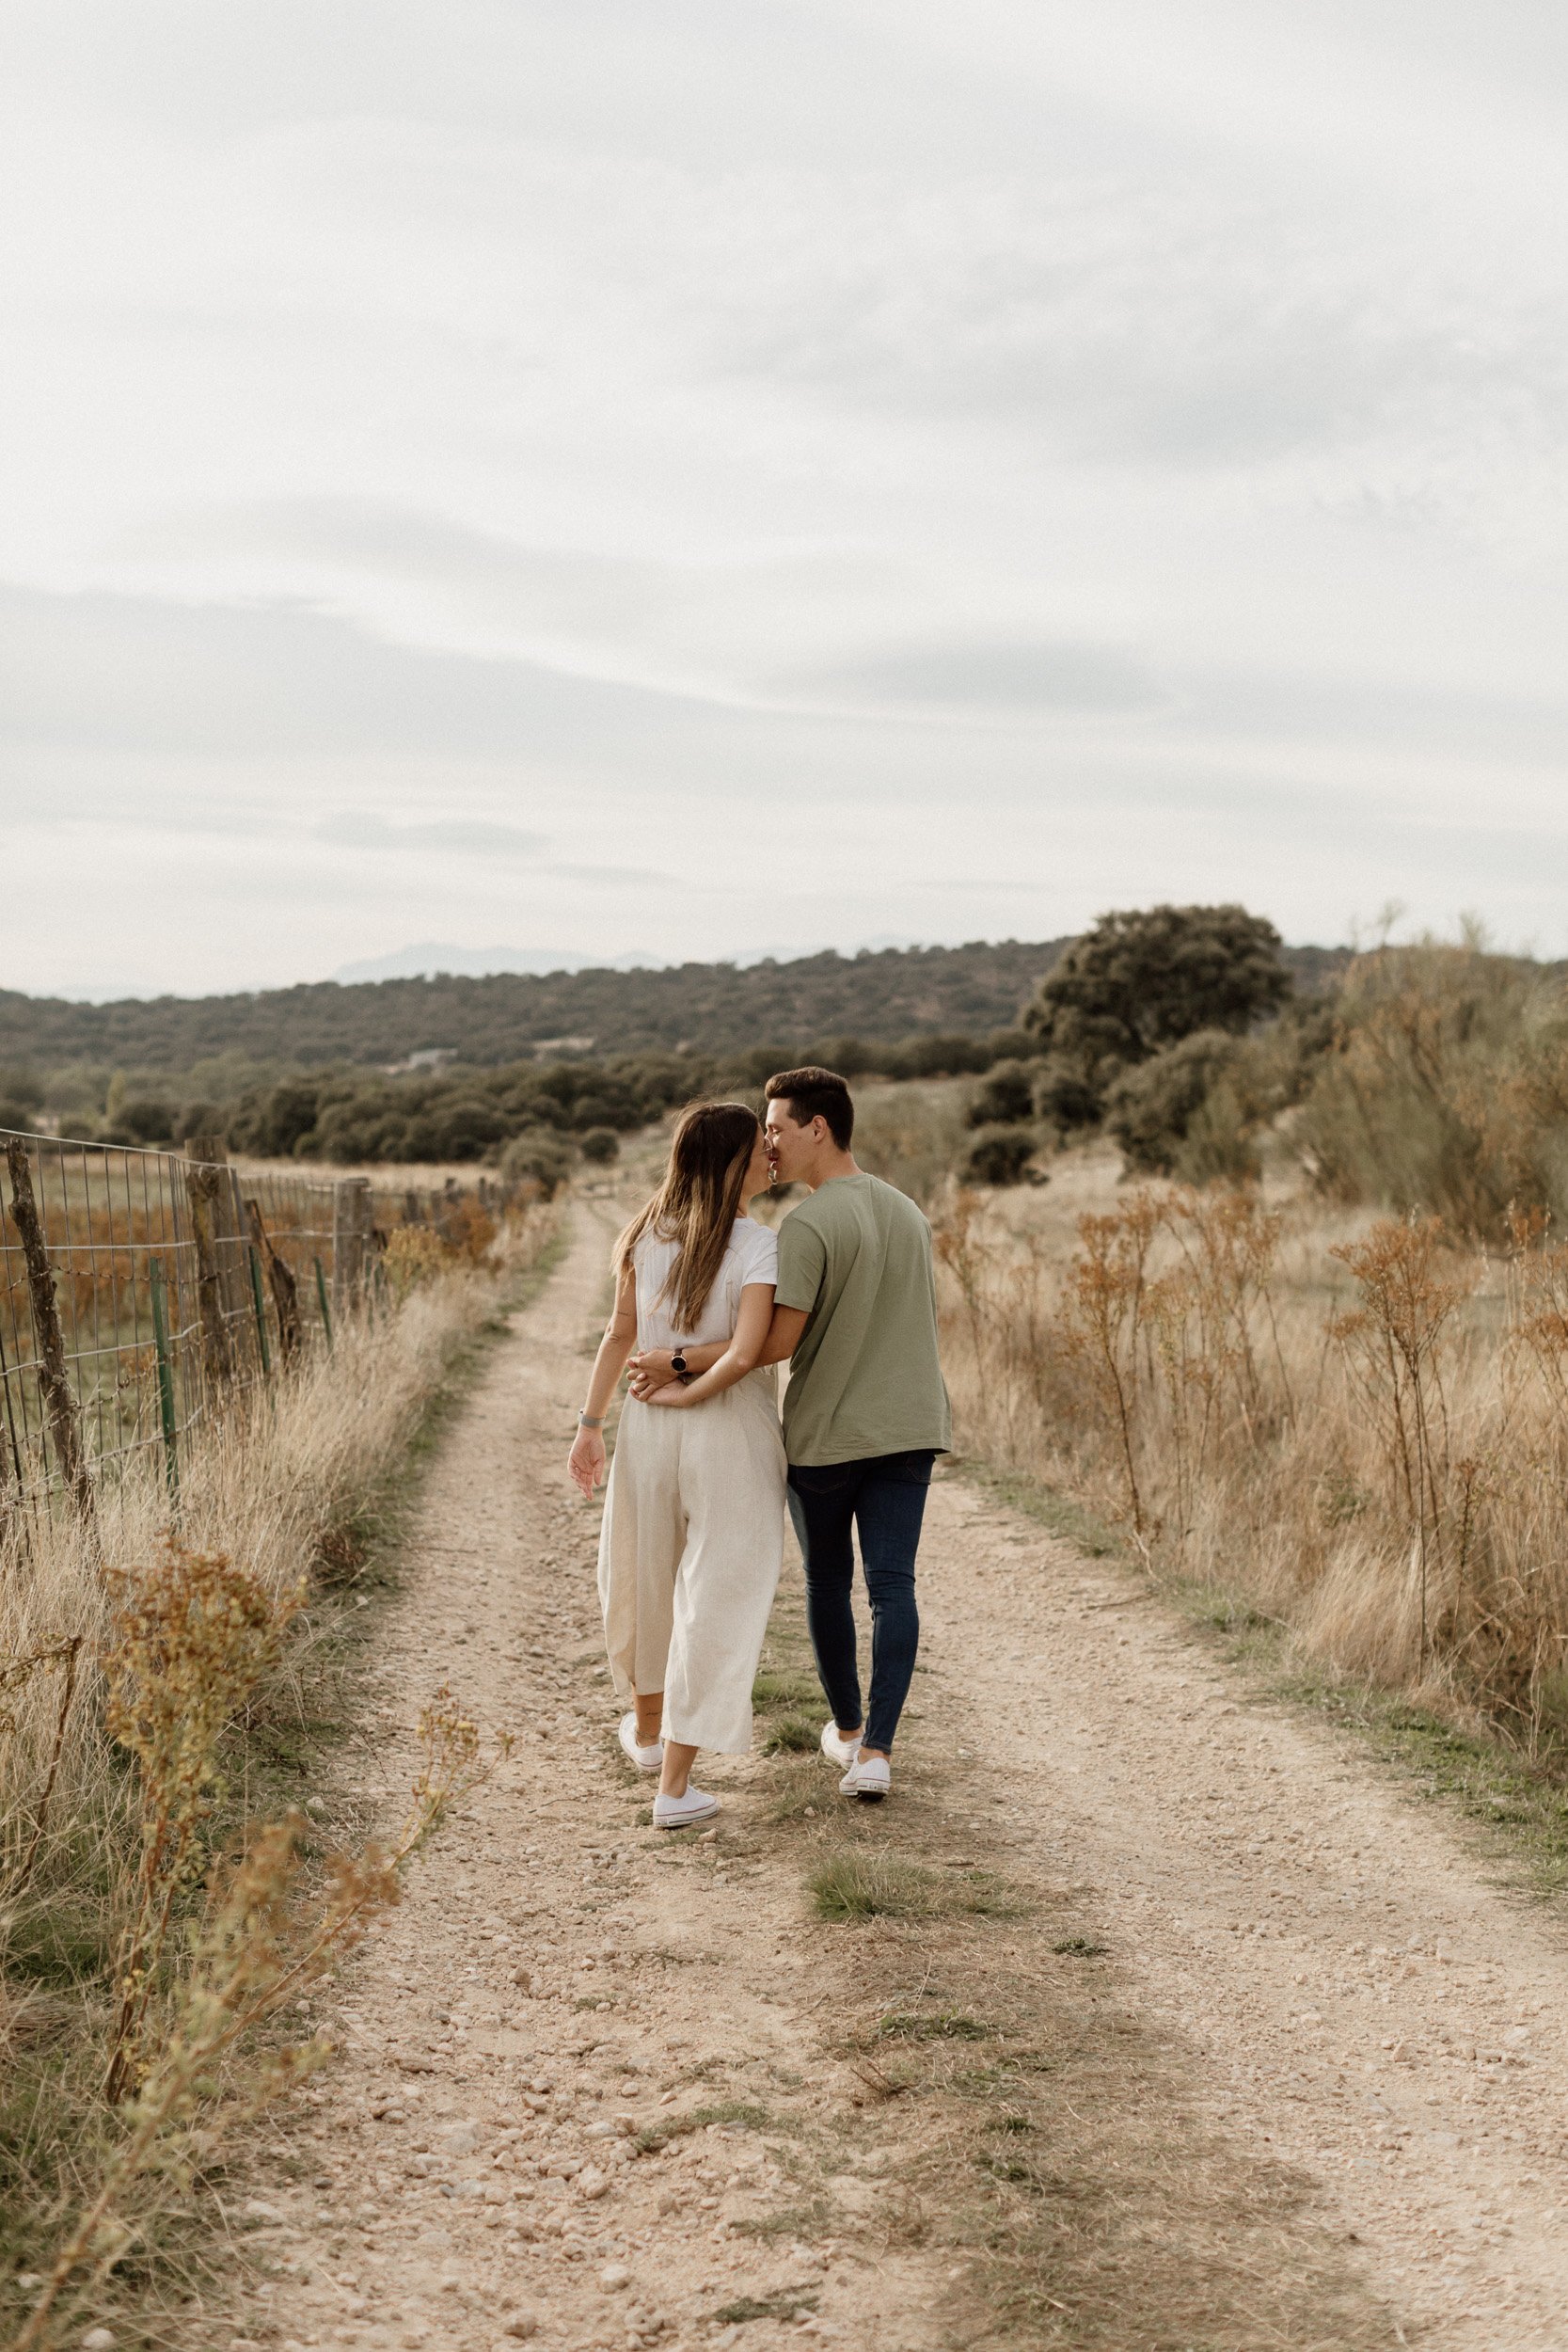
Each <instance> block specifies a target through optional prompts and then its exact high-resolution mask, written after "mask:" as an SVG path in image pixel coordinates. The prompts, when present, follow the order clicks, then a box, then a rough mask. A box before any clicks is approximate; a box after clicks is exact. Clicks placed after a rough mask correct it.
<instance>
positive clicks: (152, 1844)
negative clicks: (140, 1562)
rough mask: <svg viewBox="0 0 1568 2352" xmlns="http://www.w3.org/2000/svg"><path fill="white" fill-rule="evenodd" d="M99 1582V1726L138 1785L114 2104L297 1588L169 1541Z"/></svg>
mask: <svg viewBox="0 0 1568 2352" xmlns="http://www.w3.org/2000/svg"><path fill="white" fill-rule="evenodd" d="M108 1578H109V1593H110V1598H111V1602H112V1605H113V1608H114V1630H113V1637H112V1641H111V1645H110V1648H109V1650H108V1653H107V1655H106V1657H105V1659H104V1661H103V1667H104V1674H105V1677H106V1679H107V1682H108V1686H109V1702H108V1708H107V1713H106V1718H105V1727H106V1729H107V1731H108V1734H109V1737H110V1738H111V1739H112V1740H116V1741H118V1743H119V1746H121V1747H122V1748H125V1749H128V1750H129V1752H130V1753H131V1755H132V1756H135V1760H136V1765H137V1770H138V1778H139V1785H140V1790H141V1802H140V1812H141V1859H140V1863H139V1865H138V1867H137V1871H136V1900H135V1913H134V1915H133V1917H132V1920H131V1923H130V1926H129V1928H128V1929H127V1931H126V1935H125V1945H124V1952H123V1957H122V1960H121V1963H120V1970H119V2015H118V2017H117V2019H116V2023H115V2030H114V2041H113V2045H112V2048H111V2051H110V2057H109V2068H108V2075H107V2081H106V2086H105V2088H106V2090H107V2095H108V2097H109V2099H110V2100H111V2101H112V2102H115V2103H117V2104H118V2102H119V2100H121V2099H123V2098H124V2096H125V2095H126V2092H127V2091H128V2090H130V2089H131V2088H132V2086H133V2085H134V2084H135V2083H137V2082H139V2081H140V2079H141V2077H142V2075H143V2074H144V2073H145V2071H146V2069H145V2065H144V2062H143V2056H142V2052H141V2048H140V2038H141V2032H142V2027H143V2026H144V2024H145V2022H146V2019H147V2013H148V2010H149V2008H150V2004H151V2001H152V1999H153V1995H154V1994H155V1992H156V1990H157V1986H158V1982H159V1979H160V1975H161V1972H162V1967H163V1961H164V1954H165V1950H166V1946H167V1943H168V1935H169V1930H170V1927H171V1926H172V1924H173V1921H174V1918H175V1915H176V1906H177V1905H178V1903H179V1901H180V1899H181V1897H182V1894H184V1893H186V1892H187V1891H188V1889H189V1886H190V1884H191V1883H192V1882H193V1881H194V1880H195V1879H198V1878H199V1876H200V1875H201V1872H202V1870H203V1868H204V1866H205V1862H206V1855H205V1853H204V1851H203V1849H202V1845H201V1841H200V1830H201V1825H202V1824H203V1822H204V1821H206V1820H208V1819H209V1818H210V1816H211V1815H212V1813H213V1810H214V1802H215V1797H216V1793H217V1790H216V1784H217V1781H218V1741H219V1740H220V1739H221V1738H222V1736H223V1734H224V1732H225V1731H226V1730H227V1729H228V1727H229V1724H230V1723H231V1722H232V1720H233V1718H234V1717H235V1716H236V1715H237V1714H238V1712H239V1710H240V1708H241V1707H242V1706H243V1705H244V1703H245V1700H246V1699H247V1698H249V1696H250V1694H251V1692H253V1691H254V1690H255V1688H256V1686H257V1684H258V1683H259V1682H260V1681H261V1677H262V1675H263V1674H265V1673H266V1671H267V1669H268V1668H269V1667H270V1666H271V1665H273V1664H274V1663H275V1661H277V1656H278V1654H279V1651H280V1650H281V1647H282V1643H283V1636H284V1634H285V1632H286V1630H287V1629H288V1626H289V1623H290V1620H291V1619H292V1618H293V1615H294V1614H295V1613H296V1612H297V1611H298V1610H299V1609H300V1608H301V1607H302V1606H303V1605H304V1600H305V1584H304V1581H303V1579H301V1580H300V1581H298V1582H296V1583H295V1584H293V1586H292V1587H281V1588H279V1587H277V1586H269V1585H268V1584H267V1583H266V1582H265V1581H264V1580H263V1579H261V1577H258V1576H256V1575H254V1574H253V1573H252V1572H251V1571H250V1570H249V1569H246V1568H244V1567H240V1566H236V1565H235V1563H234V1562H233V1561H231V1560H230V1558H229V1557H228V1555H227V1554H226V1553H223V1552H198V1551H191V1550H189V1549H187V1548H186V1547H185V1546H184V1545H183V1544H181V1543H180V1542H178V1541H177V1540H176V1538H175V1537H174V1536H173V1535H168V1536H166V1538H165V1541H164V1544H163V1547H162V1549H161V1551H160V1553H159V1556H158V1558H157V1560H156V1561H155V1562H154V1564H153V1565H152V1566H151V1567H150V1569H139V1568H114V1567H111V1568H110V1569H109V1571H108Z"/></svg>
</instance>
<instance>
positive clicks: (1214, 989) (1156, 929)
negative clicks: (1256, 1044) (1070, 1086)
mask: <svg viewBox="0 0 1568 2352" xmlns="http://www.w3.org/2000/svg"><path fill="white" fill-rule="evenodd" d="M1280 945H1281V943H1280V937H1279V933H1278V932H1277V931H1276V930H1275V927H1274V925H1273V924H1272V923H1269V922H1265V921H1264V919H1263V918H1262V916H1261V915H1257V914H1248V913H1247V911H1246V909H1245V908H1244V907H1239V906H1217V907H1171V906H1162V907H1147V908H1143V909H1139V910H1134V911H1130V912H1128V913H1124V914H1102V915H1101V917H1100V920H1099V921H1098V922H1097V923H1096V924H1095V926H1094V928H1093V930H1088V931H1085V934H1084V936H1083V938H1082V939H1075V940H1074V941H1073V942H1072V944H1071V945H1070V946H1069V947H1068V949H1067V950H1066V952H1065V953H1064V954H1063V955H1062V957H1061V958H1060V959H1059V961H1057V962H1056V963H1055V964H1054V965H1053V968H1052V969H1051V971H1050V972H1048V973H1047V975H1046V977H1045V978H1044V979H1043V980H1042V981H1041V982H1040V986H1039V990H1038V993H1037V995H1036V997H1035V999H1034V1002H1033V1003H1032V1004H1031V1005H1030V1006H1029V1007H1028V1008H1027V1009H1026V1010H1025V1012H1024V1016H1023V1022H1024V1026H1025V1027H1026V1028H1028V1029H1030V1030H1032V1031H1034V1033H1035V1034H1036V1036H1037V1038H1038V1039H1039V1041H1040V1044H1041V1046H1042V1047H1043V1048H1044V1049H1045V1050H1047V1051H1048V1052H1050V1053H1052V1054H1053V1055H1054V1056H1056V1057H1058V1058H1059V1059H1061V1060H1063V1061H1066V1062H1068V1063H1069V1064H1070V1065H1071V1066H1072V1067H1073V1068H1075V1069H1077V1070H1078V1071H1079V1072H1081V1073H1082V1074H1083V1075H1084V1076H1085V1077H1091V1078H1092V1077H1097V1076H1098V1077H1100V1078H1101V1080H1102V1081H1103V1080H1104V1079H1105V1078H1106V1077H1108V1076H1109V1075H1110V1074H1111V1073H1110V1071H1109V1070H1108V1068H1107V1065H1117V1066H1119V1065H1126V1064H1129V1063H1133V1062H1140V1061H1147V1060H1148V1057H1149V1056H1150V1055H1151V1054H1157V1053H1159V1052H1161V1051H1162V1049H1163V1048H1164V1047H1165V1046H1168V1045H1174V1044H1176V1043H1177V1042H1179V1041H1180V1039H1182V1038H1185V1037H1191V1036H1194V1035H1196V1033H1197V1032H1198V1031H1200V1030H1204V1029H1224V1030H1228V1031H1230V1032H1231V1033H1232V1034H1234V1035H1237V1036H1240V1035H1242V1034H1243V1032H1244V1031H1245V1030H1247V1029H1250V1028H1252V1027H1254V1026H1255V1025H1257V1024H1258V1023H1259V1022H1260V1021H1263V1020H1266V1019H1267V1018H1268V1016H1269V1015H1270V1014H1271V1013H1275V1012H1277V1011H1278V1010H1279V1009H1280V1007H1281V1006H1282V1005H1283V1004H1284V1003H1285V1001H1286V999H1287V997H1288V996H1289V995H1290V993H1291V976H1290V974H1289V972H1288V971H1287V970H1286V968H1285V965H1284V963H1283V962H1282V961H1281V958H1280Z"/></svg>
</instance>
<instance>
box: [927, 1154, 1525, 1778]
mask: <svg viewBox="0 0 1568 2352" xmlns="http://www.w3.org/2000/svg"><path fill="white" fill-rule="evenodd" d="M938 1253H939V1259H940V1263H941V1266H942V1301H943V1315H944V1323H945V1327H946V1349H947V1356H948V1361H949V1369H950V1381H951V1386H952V1388H953V1391H954V1397H955V1404H956V1406H957V1408H958V1418H959V1424H960V1428H961V1430H962V1432H963V1442H964V1443H965V1444H966V1445H967V1446H969V1447H970V1448H972V1449H973V1450H974V1451H975V1452H976V1453H979V1454H984V1455H987V1456H989V1457H990V1458H991V1459H994V1460H998V1461H1001V1462H1003V1463H1006V1464H1008V1465H1010V1466H1014V1467H1017V1468H1019V1469H1022V1470H1025V1471H1027V1472H1029V1473H1031V1474H1033V1475H1035V1476H1037V1477H1042V1478H1044V1479H1046V1480H1047V1481H1050V1482H1053V1483H1055V1484H1058V1485H1062V1486H1068V1487H1069V1488H1070V1489H1072V1490H1074V1491H1076V1492H1078V1493H1080V1494H1083V1495H1085V1496H1086V1497H1087V1498H1088V1499H1090V1500H1091V1501H1092V1502H1094V1503H1095V1504H1096V1506H1097V1507H1098V1508H1099V1509H1100V1510H1101V1512H1102V1513H1104V1514H1105V1515H1107V1516H1108V1517H1110V1518H1114V1519H1116V1520H1118V1521H1119V1522H1120V1523H1122V1524H1123V1525H1124V1526H1125V1527H1126V1529H1127V1531H1128V1533H1129V1534H1130V1536H1131V1537H1132V1540H1133V1541H1134V1543H1135V1544H1136V1545H1137V1547H1138V1548H1139V1549H1140V1550H1141V1552H1142V1553H1143V1556H1144V1557H1145V1558H1146V1559H1147V1560H1148V1562H1149V1563H1150V1565H1153V1566H1155V1567H1157V1568H1160V1569H1162V1570H1165V1571H1169V1572H1172V1573H1178V1574H1180V1575H1181V1576H1183V1577H1186V1578H1190V1579H1194V1580H1196V1581H1212V1582H1214V1583H1216V1584H1222V1585H1224V1586H1226V1587H1227V1588H1229V1589H1231V1590H1233V1591H1240V1592H1241V1593H1243V1594H1245V1595H1246V1596H1247V1597H1249V1598H1250V1599H1251V1601H1252V1603H1253V1604H1254V1606H1256V1607H1257V1608H1259V1609H1260V1610H1262V1611H1263V1612H1264V1613H1267V1614H1269V1615H1272V1616H1275V1617H1276V1618H1278V1619H1279V1620H1281V1621H1282V1622H1283V1623H1285V1624H1286V1625H1287V1626H1289V1627H1290V1628H1291V1629H1292V1631H1293V1634H1294V1637H1295V1638H1296V1639H1297V1640H1298V1641H1299V1643H1300V1644H1301V1645H1302V1646H1303V1647H1304V1649H1306V1650H1307V1651H1308V1652H1309V1653H1311V1654H1312V1655H1314V1656H1316V1657H1317V1658H1319V1659H1322V1660H1324V1661H1329V1662H1331V1663H1333V1664H1334V1665H1335V1666H1337V1667H1338V1668H1341V1669H1343V1670H1345V1671H1348V1672H1350V1673H1353V1674H1355V1675H1359V1676H1364V1677H1370V1678H1371V1679H1373V1680H1375V1681H1377V1682H1379V1683H1381V1684H1383V1685H1385V1686H1386V1687H1388V1688H1392V1689H1404V1690H1409V1691H1420V1692H1422V1693H1423V1694H1424V1696H1425V1697H1426V1699H1427V1700H1428V1701H1429V1702H1432V1703H1435V1704H1439V1705H1444V1706H1447V1707H1448V1708H1450V1709H1453V1710H1457V1711H1459V1712H1461V1713H1462V1714H1465V1715H1467V1716H1469V1717H1471V1718H1472V1719H1474V1718H1477V1717H1480V1716H1482V1715H1484V1716H1485V1717H1486V1718H1487V1719H1489V1720H1490V1721H1491V1722H1492V1723H1493V1724H1494V1725H1497V1726H1499V1727H1501V1728H1502V1729H1503V1730H1504V1731H1505V1732H1507V1733H1508V1734H1509V1735H1510V1736H1511V1737H1513V1738H1515V1739H1517V1740H1519V1741H1520V1742H1521V1743H1522V1744H1523V1745H1525V1746H1526V1747H1527V1748H1528V1749H1529V1750H1530V1751H1531V1752H1532V1753H1537V1754H1538V1753H1540V1752H1541V1751H1542V1750H1543V1749H1544V1747H1547V1746H1556V1745H1557V1744H1558V1743H1559V1742H1560V1741H1561V1740H1563V1739H1564V1737H1565V1735H1568V1707H1565V1700H1568V1248H1553V1247H1550V1246H1548V1244H1547V1242H1546V1239H1545V1228H1544V1222H1543V1220H1542V1219H1540V1218H1539V1217H1537V1218H1534V1219H1530V1218H1528V1217H1522V1218H1518V1219H1516V1220H1515V1224H1514V1229H1513V1239H1512V1242H1511V1245H1510V1250H1509V1254H1508V1257H1507V1259H1506V1261H1504V1262H1502V1263H1497V1262H1496V1261H1490V1260H1485V1259H1481V1258H1479V1257H1478V1256H1477V1255H1476V1254H1475V1253H1474V1252H1473V1251H1472V1250H1470V1249H1468V1248H1466V1247H1465V1245H1464V1244H1463V1243H1462V1242H1461V1241H1460V1240H1459V1238H1458V1237H1457V1236H1456V1235H1455V1234H1454V1233H1453V1232H1452V1231H1451V1230H1450V1229H1449V1227H1447V1226H1446V1225H1445V1224H1444V1223H1443V1222H1442V1221H1441V1220H1440V1219H1438V1218H1435V1217H1425V1218H1408V1219H1396V1218H1388V1219H1382V1220H1378V1221H1376V1222H1374V1223H1372V1224H1371V1225H1370V1227H1368V1228H1366V1229H1365V1230H1363V1231H1362V1232H1358V1233H1355V1234H1354V1235H1353V1236H1351V1237H1348V1238H1337V1237H1336V1235H1335V1233H1334V1230H1333V1226H1332V1223H1331V1222H1330V1221H1329V1220H1328V1219H1327V1218H1325V1217H1324V1216H1323V1215H1322V1214H1321V1213H1320V1214H1319V1216H1317V1217H1316V1218H1315V1219H1314V1218H1312V1217H1309V1216H1306V1215H1305V1214H1303V1213H1300V1212H1297V1213H1296V1214H1295V1215H1294V1216H1293V1217H1292V1218H1291V1219H1290V1220H1288V1219H1287V1218H1286V1216H1284V1214H1283V1213H1281V1212H1279V1211H1275V1210H1268V1209H1265V1208H1264V1207H1263V1206H1262V1205H1261V1204H1260V1202H1259V1200H1258V1198H1257V1196H1256V1195H1255V1194H1253V1193H1251V1192H1220V1191H1214V1190H1211V1191H1209V1192H1205V1193H1196V1192H1191V1191H1187V1190H1185V1189H1183V1188H1180V1187H1168V1188H1167V1187H1161V1186H1148V1187H1144V1188H1141V1189H1139V1190H1137V1191H1134V1192H1132V1193H1130V1194H1127V1195H1125V1196H1123V1197H1122V1198H1121V1199H1120V1200H1117V1204H1116V1206H1115V1207H1114V1208H1113V1209H1111V1210H1109V1211H1107V1212H1105V1213H1103V1214H1091V1215H1085V1216H1083V1217H1081V1218H1080V1219H1079V1222H1078V1232H1077V1245H1076V1248H1066V1249H1064V1248H1061V1247H1060V1246H1059V1245H1058V1246H1056V1247H1054V1248H1053V1247H1052V1246H1051V1245H1050V1243H1049V1242H1048V1240H1047V1239H1046V1237H1045V1236H1044V1234H1043V1233H1042V1232H1039V1231H1033V1232H1029V1231H1025V1232H1018V1231H1009V1230H1008V1229H1007V1227H1006V1225H1005V1224H1004V1223H1003V1222H1002V1221H1001V1219H1000V1218H999V1217H998V1216H995V1215H994V1214H993V1213H990V1212H988V1210H986V1209H985V1208H983V1207H982V1206H981V1204H979V1203H978V1202H976V1201H975V1200H974V1199H973V1197H966V1196H960V1197H959V1199H958V1201H957V1202H956V1204H955V1206H954V1209H953V1211H952V1213H951V1214H950V1216H948V1218H947V1219H946V1221H945V1223H944V1225H943V1228H942V1232H941V1233H940V1235H939V1243H938Z"/></svg>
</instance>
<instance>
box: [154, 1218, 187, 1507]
mask: <svg viewBox="0 0 1568 2352" xmlns="http://www.w3.org/2000/svg"><path fill="white" fill-rule="evenodd" d="M147 1271H148V1274H149V1276H150V1284H151V1291H152V1353H153V1355H154V1357H155V1358H156V1359H157V1365H158V1419H159V1420H160V1422H162V1423H163V1430H164V1462H165V1467H166V1470H167V1471H168V1490H169V1493H170V1495H171V1496H173V1497H176V1498H178V1496H179V1493H180V1457H179V1453H178V1449H177V1445H176V1439H175V1428H174V1359H173V1358H172V1357H171V1356H170V1354H169V1348H168V1311H167V1309H166V1305H165V1303H164V1262H163V1260H162V1259H161V1258H150V1259H149V1260H148V1262H147Z"/></svg>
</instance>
